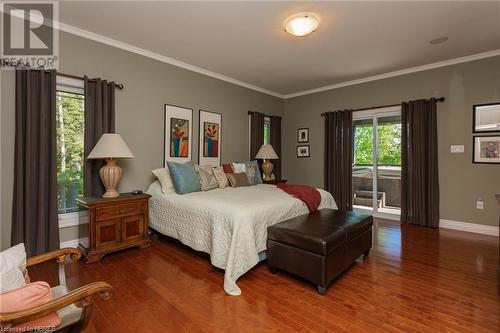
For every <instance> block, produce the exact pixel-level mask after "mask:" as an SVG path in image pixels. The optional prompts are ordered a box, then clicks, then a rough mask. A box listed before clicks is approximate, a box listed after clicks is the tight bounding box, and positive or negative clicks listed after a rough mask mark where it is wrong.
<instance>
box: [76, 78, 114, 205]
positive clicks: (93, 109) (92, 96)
mask: <svg viewBox="0 0 500 333" xmlns="http://www.w3.org/2000/svg"><path fill="white" fill-rule="evenodd" d="M115 88H116V84H115V82H108V81H106V80H101V79H89V78H88V77H87V76H85V77H84V92H85V135H84V156H85V165H84V178H83V192H84V195H86V196H101V195H102V194H103V193H104V190H105V189H104V186H103V185H102V183H101V179H100V178H99V169H100V168H101V167H102V166H103V165H104V163H105V162H104V161H102V160H87V156H88V155H89V154H90V152H91V151H92V149H93V148H94V146H95V145H96V143H97V141H99V139H100V138H101V136H102V135H103V134H104V133H114V132H115Z"/></svg>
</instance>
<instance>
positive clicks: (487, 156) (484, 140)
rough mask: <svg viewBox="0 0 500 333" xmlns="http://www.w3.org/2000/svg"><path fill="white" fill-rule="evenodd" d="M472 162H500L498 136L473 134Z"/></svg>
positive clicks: (499, 141)
mask: <svg viewBox="0 0 500 333" xmlns="http://www.w3.org/2000/svg"><path fill="white" fill-rule="evenodd" d="M472 151H473V153H472V154H473V157H472V162H473V163H500V136H474V144H473V149H472Z"/></svg>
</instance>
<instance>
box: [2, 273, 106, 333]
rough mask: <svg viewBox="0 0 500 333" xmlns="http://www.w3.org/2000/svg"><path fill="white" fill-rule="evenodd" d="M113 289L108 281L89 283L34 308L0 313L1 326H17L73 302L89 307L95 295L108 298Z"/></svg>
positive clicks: (104, 298)
mask: <svg viewBox="0 0 500 333" xmlns="http://www.w3.org/2000/svg"><path fill="white" fill-rule="evenodd" d="M112 291H113V287H111V286H110V285H109V284H107V283H106V282H93V283H89V284H87V285H85V286H83V287H80V288H78V289H75V290H72V291H71V292H69V293H67V294H66V295H64V296H61V297H58V298H56V299H53V300H52V301H50V302H47V303H44V304H42V305H39V306H36V307H34V308H31V309H27V310H22V311H16V312H8V313H0V328H4V327H12V326H16V325H18V324H21V323H25V322H28V321H31V320H34V319H36V318H39V317H43V316H46V315H48V314H49V313H52V312H56V311H58V310H60V309H62V308H64V307H66V306H68V305H70V304H73V303H75V305H76V306H78V307H87V306H89V305H91V304H92V303H93V298H94V296H96V295H98V296H99V297H100V298H101V299H103V300H108V299H109V298H110V297H111V293H112Z"/></svg>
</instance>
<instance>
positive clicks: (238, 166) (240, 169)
mask: <svg viewBox="0 0 500 333" xmlns="http://www.w3.org/2000/svg"><path fill="white" fill-rule="evenodd" d="M233 170H234V173H246V172H247V167H246V165H245V163H234V162H233Z"/></svg>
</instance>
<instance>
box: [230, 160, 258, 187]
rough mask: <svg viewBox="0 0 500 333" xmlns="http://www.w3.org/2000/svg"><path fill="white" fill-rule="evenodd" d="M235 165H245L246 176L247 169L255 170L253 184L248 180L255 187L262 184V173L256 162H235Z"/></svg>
mask: <svg viewBox="0 0 500 333" xmlns="http://www.w3.org/2000/svg"><path fill="white" fill-rule="evenodd" d="M235 163H242V164H245V168H246V169H247V174H248V169H249V168H255V170H256V173H255V182H253V181H251V180H250V184H252V185H255V184H262V183H263V181H262V171H261V170H260V168H259V163H258V162H257V161H255V160H254V161H250V162H235Z"/></svg>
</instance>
